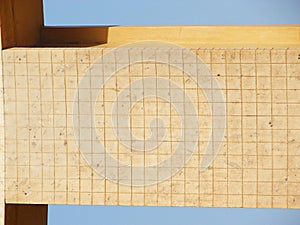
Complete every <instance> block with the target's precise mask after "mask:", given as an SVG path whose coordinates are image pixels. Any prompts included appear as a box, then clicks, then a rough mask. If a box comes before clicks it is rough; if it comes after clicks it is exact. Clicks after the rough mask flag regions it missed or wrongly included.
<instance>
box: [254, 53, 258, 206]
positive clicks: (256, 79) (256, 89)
mask: <svg viewBox="0 0 300 225" xmlns="http://www.w3.org/2000/svg"><path fill="white" fill-rule="evenodd" d="M256 54H257V49H255V59H254V60H255V68H254V69H255V152H256V208H258V174H259V173H258V160H259V157H258V137H257V129H258V104H257V91H258V76H257V56H256Z"/></svg>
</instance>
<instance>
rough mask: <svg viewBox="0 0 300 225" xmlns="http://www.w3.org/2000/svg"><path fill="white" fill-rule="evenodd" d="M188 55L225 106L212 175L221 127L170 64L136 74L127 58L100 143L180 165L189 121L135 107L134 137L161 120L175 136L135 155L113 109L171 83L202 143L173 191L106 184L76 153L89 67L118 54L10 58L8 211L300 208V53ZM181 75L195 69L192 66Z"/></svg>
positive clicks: (142, 67)
mask: <svg viewBox="0 0 300 225" xmlns="http://www.w3.org/2000/svg"><path fill="white" fill-rule="evenodd" d="M190 50H191V51H192V52H193V53H196V54H197V55H198V57H200V58H201V59H202V60H203V62H204V63H205V64H206V65H207V67H208V68H209V69H210V71H211V74H212V76H213V77H214V79H215V80H216V81H217V83H218V86H219V87H220V90H221V91H222V93H223V95H224V97H225V104H226V129H225V135H224V138H223V139H222V142H221V143H220V148H219V153H218V154H217V156H216V158H215V159H214V161H213V163H212V164H211V165H210V166H209V167H208V168H207V169H206V170H204V171H200V169H201V168H200V163H201V160H202V159H203V158H204V157H205V150H206V148H207V145H208V143H209V137H210V133H211V129H212V116H211V111H210V108H209V102H208V100H207V98H206V96H205V94H204V91H203V90H202V89H201V88H199V87H198V86H197V83H196V82H195V80H193V79H191V77H190V76H189V75H188V74H186V73H184V72H182V71H179V70H178V69H176V68H173V67H170V66H168V65H164V64H160V63H145V62H144V63H135V64H133V65H130V66H126V64H127V63H128V60H129V59H130V57H129V56H130V54H129V56H128V57H123V58H121V59H119V61H120V63H121V62H122V60H124V61H123V64H124V65H125V66H124V67H123V68H122V69H121V70H119V71H117V72H116V73H115V74H113V76H111V77H110V78H109V79H107V80H106V81H105V85H104V88H103V90H102V92H101V94H99V96H98V100H97V103H96V107H95V108H96V109H95V124H96V125H95V126H96V130H97V135H98V136H97V138H98V141H99V142H101V143H103V145H104V146H105V149H106V151H107V152H108V153H109V154H110V155H111V156H112V157H114V158H115V159H116V160H118V161H119V162H123V163H125V164H128V165H129V166H130V167H134V166H148V165H155V164H157V163H158V162H161V161H163V160H164V159H166V158H167V157H169V156H170V155H172V153H174V150H175V149H176V147H177V146H178V145H179V144H180V141H179V140H180V135H181V125H180V122H181V116H182V115H179V114H178V112H177V111H176V110H174V109H173V107H172V104H170V103H168V102H166V101H164V100H163V99H160V98H156V97H152V98H146V99H143V100H139V101H137V102H136V104H135V105H134V106H133V107H132V109H131V115H130V116H131V124H130V128H131V131H132V133H133V134H134V135H135V136H136V137H138V138H140V139H141V140H143V139H145V138H147V137H149V136H151V129H150V128H149V124H151V120H152V119H153V118H156V117H159V118H160V119H162V120H163V121H164V125H165V127H166V128H167V134H166V135H165V136H164V142H163V143H162V144H161V145H159V146H158V147H157V148H155V149H153V150H151V151H147V152H136V151H134V150H133V149H130V148H127V147H126V146H124V145H123V144H122V143H121V141H120V140H118V138H116V136H115V133H114V131H113V129H112V126H113V125H112V120H111V116H112V112H113V111H112V107H113V102H115V101H116V97H117V96H118V94H119V93H120V91H121V90H122V89H124V88H126V87H127V86H128V85H129V84H130V83H132V82H134V81H136V80H138V79H141V78H145V77H163V78H165V79H170V80H171V81H172V82H174V83H175V84H176V85H177V86H178V87H179V88H180V89H182V90H183V91H184V93H185V94H186V95H187V96H188V97H189V98H190V99H191V101H192V103H193V104H194V105H195V107H196V109H197V114H198V118H199V124H198V132H199V140H198V142H197V148H196V151H195V152H194V154H193V155H192V157H191V159H190V160H189V161H188V162H187V163H186V164H185V166H184V168H183V169H181V170H180V171H179V172H178V173H176V174H175V175H174V176H172V177H170V178H169V179H167V180H164V181H162V182H157V183H155V184H153V185H148V186H142V187H136V186H127V185H123V184H120V183H115V182H112V181H111V180H110V179H106V178H104V177H103V176H101V174H99V172H97V170H96V169H94V168H93V167H92V166H91V165H89V163H88V161H87V160H86V158H84V156H83V154H82V152H83V149H80V148H78V147H77V145H76V140H75V135H74V126H73V106H74V99H75V96H76V89H77V87H78V84H79V83H80V81H81V80H82V78H83V77H84V75H85V73H86V72H87V71H89V68H90V66H91V64H93V63H94V62H95V60H97V59H98V58H99V57H101V56H102V55H103V54H104V53H107V52H109V51H110V49H103V48H14V49H7V50H4V51H2V56H3V59H2V60H3V63H2V65H3V81H4V93H5V95H4V111H5V119H4V121H5V134H4V135H5V138H4V144H5V171H6V172H5V180H6V183H5V199H6V202H9V203H45V204H92V205H147V206H150V205H155V206H156V205H159V206H201V207H250V208H252V207H253V208H256V207H259V208H299V207H300V188H299V185H300V133H299V125H300V123H299V121H300V105H299V104H300V89H299V87H300V59H299V54H300V49H296V48H294V49H293V48H282V49H277V48H276V49H274V48H264V49H256V48H253V49H245V48H243V49H241V48H237V49H210V48H209V49H204V48H200V49H190ZM141 51H144V50H141ZM129 53H130V50H129ZM114 62H115V61H114V60H112V61H108V62H102V64H101V65H102V66H103V67H105V65H106V64H109V63H114ZM98 63H99V61H98ZM180 63H183V65H186V66H195V65H196V64H195V63H193V62H185V61H184V58H183V62H179V64H180ZM90 85H91V86H92V85H93V84H92V83H91V84H90ZM144 85H145V84H144ZM144 91H145V90H144ZM183 103H184V102H183ZM1 105H2V104H1ZM83 110H84V109H83ZM92 154H93V153H92ZM2 158H3V157H2ZM101 166H102V165H100V167H101ZM112 169H117V168H112Z"/></svg>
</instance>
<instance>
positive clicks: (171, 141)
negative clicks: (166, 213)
mask: <svg viewBox="0 0 300 225" xmlns="http://www.w3.org/2000/svg"><path fill="white" fill-rule="evenodd" d="M168 60H169V63H168V70H169V74H168V75H169V81H170V82H169V96H170V102H169V115H170V116H169V117H170V119H169V120H170V148H171V149H170V154H173V136H172V102H171V99H172V90H171V65H170V62H171V50H170V49H169V50H168ZM172 159H173V158H171V168H170V170H171V171H173V160H172ZM170 180H171V189H170V192H171V194H170V198H171V200H170V202H171V205H173V191H172V185H173V176H171V178H170Z"/></svg>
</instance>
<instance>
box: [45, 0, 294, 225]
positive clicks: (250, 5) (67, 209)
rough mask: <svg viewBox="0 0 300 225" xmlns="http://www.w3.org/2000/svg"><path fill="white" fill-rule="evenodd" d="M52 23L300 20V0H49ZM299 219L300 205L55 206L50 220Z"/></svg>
mask: <svg viewBox="0 0 300 225" xmlns="http://www.w3.org/2000/svg"><path fill="white" fill-rule="evenodd" d="M44 6H45V9H44V14H45V23H46V25H197V24H198V25H201V24H202V25H203V24H300V0H281V1H280V0H252V1H242V0H240V1H239V0H227V1H222V0H207V1H202V0H198V1H197V0H184V1H182V0H180V1H179V0H151V1H141V0H140V1H138V0H127V1H124V0H109V1H100V0H44ZM154 224H155V225H183V224H188V225H196V224H197V225H198V224H209V225H221V224H222V225H235V224H239V225H248V224H249V225H250V224H251V225H252V224H257V225H281V224H285V225H299V224H300V210H282V209H208V208H170V207H163V208H161V207H103V206H93V207H92V206H81V207H79V206H50V207H49V225H154Z"/></svg>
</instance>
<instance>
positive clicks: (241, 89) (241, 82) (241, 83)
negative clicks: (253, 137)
mask: <svg viewBox="0 0 300 225" xmlns="http://www.w3.org/2000/svg"><path fill="white" fill-rule="evenodd" d="M240 70H241V71H240V72H241V79H240V95H241V96H240V97H241V115H240V117H241V144H242V145H241V147H242V207H244V165H243V164H244V139H243V133H244V132H243V131H244V129H243V73H242V50H240Z"/></svg>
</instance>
